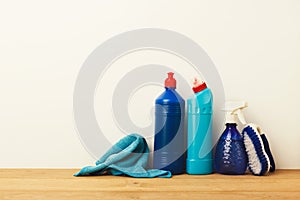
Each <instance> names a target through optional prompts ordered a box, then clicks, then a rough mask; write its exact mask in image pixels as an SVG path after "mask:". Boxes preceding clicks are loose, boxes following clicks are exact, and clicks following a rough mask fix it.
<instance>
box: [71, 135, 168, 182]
mask: <svg viewBox="0 0 300 200" xmlns="http://www.w3.org/2000/svg"><path fill="white" fill-rule="evenodd" d="M148 156H149V148H148V145H147V142H146V140H145V138H143V137H142V136H140V135H138V134H131V135H128V136H126V137H124V138H123V139H121V140H120V141H119V142H117V143H116V144H115V145H114V146H112V147H111V148H110V149H109V150H108V151H107V152H106V153H105V154H104V155H103V156H102V157H101V158H100V159H99V160H98V161H97V162H96V166H87V167H84V168H82V169H81V170H80V171H79V172H77V173H76V174H74V176H89V175H90V176H97V175H105V174H111V175H116V176H118V175H127V176H131V177H137V178H153V177H163V178H170V177H171V176H172V174H171V172H169V171H165V170H158V169H149V170H147V169H146V167H147V163H148Z"/></svg>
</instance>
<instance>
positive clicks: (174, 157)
mask: <svg viewBox="0 0 300 200" xmlns="http://www.w3.org/2000/svg"><path fill="white" fill-rule="evenodd" d="M168 76H169V77H168V78H167V79H166V80H165V89H166V90H165V91H164V92H163V93H162V94H161V95H160V96H159V97H158V98H157V99H156V101H155V137H154V158H153V167H154V168H156V169H163V170H168V171H171V172H172V174H181V173H184V164H185V154H184V153H185V142H184V141H185V138H184V110H185V102H184V100H183V98H182V97H181V96H180V95H179V94H178V93H177V92H176V90H175V89H176V80H175V79H174V78H173V73H172V72H170V73H168Z"/></svg>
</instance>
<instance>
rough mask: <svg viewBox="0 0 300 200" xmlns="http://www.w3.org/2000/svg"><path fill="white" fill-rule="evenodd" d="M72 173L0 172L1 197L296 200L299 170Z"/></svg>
mask: <svg viewBox="0 0 300 200" xmlns="http://www.w3.org/2000/svg"><path fill="white" fill-rule="evenodd" d="M76 171H77V169H0V199H1V200H8V199H14V200H15V199H22V200H23V199H24V200H26V199H30V200H35V199H39V200H43V199H46V200H47V199H73V200H76V199H84V200H88V199H93V200H94V199H157V200H159V199H162V200H165V199H181V200H182V199H189V200H190V199H197V200H198V199H201V200H202V199H222V200H225V199H238V200H242V199H247V200H254V199H284V200H287V199H293V200H297V199H300V170H277V171H276V172H275V173H274V174H271V175H268V176H263V177H257V176H252V175H250V174H247V175H243V176H226V175H219V174H211V175H205V176H191V175H177V176H173V177H172V178H171V179H168V178H153V179H145V178H129V177H114V176H97V177H95V176H94V177H73V176H72V175H73V174H74V173H75V172H76Z"/></svg>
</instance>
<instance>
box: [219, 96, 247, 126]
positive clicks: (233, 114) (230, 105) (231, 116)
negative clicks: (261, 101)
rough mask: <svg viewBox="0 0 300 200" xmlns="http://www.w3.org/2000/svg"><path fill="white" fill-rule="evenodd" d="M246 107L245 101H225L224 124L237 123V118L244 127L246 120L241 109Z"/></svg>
mask: <svg viewBox="0 0 300 200" xmlns="http://www.w3.org/2000/svg"><path fill="white" fill-rule="evenodd" d="M246 107H248V103H247V102H245V101H227V102H226V103H225V108H224V111H225V112H226V123H237V119H236V118H237V117H238V119H239V120H240V122H241V123H242V124H243V125H245V124H246V120H245V117H244V115H243V113H242V109H244V108H246Z"/></svg>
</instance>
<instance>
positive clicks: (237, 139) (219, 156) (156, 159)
mask: <svg viewBox="0 0 300 200" xmlns="http://www.w3.org/2000/svg"><path fill="white" fill-rule="evenodd" d="M192 90H193V91H194V95H193V96H192V97H190V98H189V99H187V112H186V113H187V134H185V131H184V120H185V101H184V99H183V98H182V97H181V96H180V95H179V93H178V92H177V91H176V80H175V78H174V73H172V72H169V73H168V77H167V79H166V80H165V91H164V92H163V93H162V94H161V95H160V96H159V97H158V98H157V99H156V101H155V136H154V156H153V168H155V169H161V170H166V171H170V172H171V173H172V174H181V173H184V172H186V173H187V174H194V175H197V174H199V175H201V174H211V173H213V172H216V173H220V174H229V175H242V174H245V172H246V170H247V168H249V171H250V172H251V173H252V174H254V175H265V174H267V173H268V172H273V171H274V170H275V163H274V160H273V156H272V154H271V151H270V148H269V144H268V140H267V138H266V136H265V134H264V132H263V131H262V130H261V128H260V127H258V126H257V125H255V124H246V121H245V119H244V117H243V114H242V109H243V108H246V107H247V103H246V102H226V103H225V106H224V111H225V112H226V122H225V130H224V132H223V133H222V134H221V136H220V138H219V140H218V143H217V145H216V148H215V153H214V155H213V142H212V135H213V133H212V125H213V95H212V91H211V90H210V89H209V88H208V87H207V85H206V83H205V82H200V81H199V80H197V79H195V80H194V86H193V88H192ZM238 121H240V122H241V123H242V124H243V125H245V127H244V129H243V131H242V133H240V132H239V131H238V129H237V125H238ZM186 138H187V139H186Z"/></svg>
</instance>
